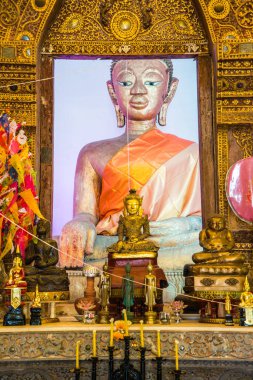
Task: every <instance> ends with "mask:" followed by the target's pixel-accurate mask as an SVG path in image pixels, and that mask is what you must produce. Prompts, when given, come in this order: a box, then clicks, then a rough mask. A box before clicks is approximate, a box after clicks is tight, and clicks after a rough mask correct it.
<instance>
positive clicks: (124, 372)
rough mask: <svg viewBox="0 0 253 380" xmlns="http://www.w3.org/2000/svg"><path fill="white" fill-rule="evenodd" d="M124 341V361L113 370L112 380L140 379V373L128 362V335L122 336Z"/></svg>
mask: <svg viewBox="0 0 253 380" xmlns="http://www.w3.org/2000/svg"><path fill="white" fill-rule="evenodd" d="M124 341H125V358H124V362H123V363H122V364H121V365H120V368H119V369H116V371H114V372H113V377H112V379H113V380H130V379H134V380H141V374H140V372H139V371H137V370H136V369H135V368H134V366H133V365H132V364H130V359H129V346H130V336H129V335H127V336H124Z"/></svg>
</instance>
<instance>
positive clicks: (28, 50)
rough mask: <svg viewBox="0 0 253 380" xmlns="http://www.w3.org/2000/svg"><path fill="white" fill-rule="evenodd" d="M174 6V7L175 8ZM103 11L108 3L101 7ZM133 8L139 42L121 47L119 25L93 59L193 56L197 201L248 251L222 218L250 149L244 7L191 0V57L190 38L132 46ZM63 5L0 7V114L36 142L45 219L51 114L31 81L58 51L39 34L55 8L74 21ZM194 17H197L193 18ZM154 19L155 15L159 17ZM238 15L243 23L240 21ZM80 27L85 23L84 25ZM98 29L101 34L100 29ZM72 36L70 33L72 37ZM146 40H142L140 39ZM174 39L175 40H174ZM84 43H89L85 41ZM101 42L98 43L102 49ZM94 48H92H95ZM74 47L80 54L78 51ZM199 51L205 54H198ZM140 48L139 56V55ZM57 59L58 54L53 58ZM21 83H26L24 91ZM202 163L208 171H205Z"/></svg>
mask: <svg viewBox="0 0 253 380" xmlns="http://www.w3.org/2000/svg"><path fill="white" fill-rule="evenodd" d="M112 2H113V1H112ZM178 2H179V3H180V9H181V15H182V16H184V15H185V14H187V11H186V8H185V6H182V5H185V2H184V1H183V0H179V1H178ZM178 2H174V3H175V7H176V4H178ZM74 3H75V4H77V5H78V6H77V13H80V12H81V13H83V9H86V8H89V7H90V9H92V10H93V9H97V8H96V7H99V5H100V4H101V3H103V0H97V1H94V0H79V1H75V2H74ZM107 3H111V2H110V1H109V0H108V1H107ZM116 3H117V1H116ZM121 3H124V4H126V5H127V4H129V3H131V1H130V0H124V1H121ZM135 3H136V4H137V3H138V4H140V7H139V9H138V10H137V15H138V17H139V20H140V24H141V25H140V26H139V29H138V25H137V24H138V21H137V24H136V23H134V20H133V21H132V22H133V24H134V25H137V29H138V33H139V34H138V33H137V34H136V35H135V36H134V38H133V39H129V40H127V41H126V43H125V41H124V40H121V39H120V38H119V37H120V36H119V33H120V31H119V28H118V29H117V25H118V26H119V25H120V24H119V23H118V24H117V23H115V26H114V29H113V32H112V30H111V32H110V33H109V34H110V36H112V37H113V39H112V40H111V42H112V43H111V50H110V51H109V52H108V51H106V48H105V47H104V50H103V52H101V51H100V52H101V54H104V55H135V54H138V53H139V54H140V53H141V52H143V54H144V55H157V54H158V55H159V54H160V55H171V56H173V55H175V56H178V55H181V56H182V55H184V54H188V55H189V54H190V55H191V56H198V62H199V79H200V82H201V81H202V82H204V81H205V78H206V80H207V82H206V83H208V80H209V83H210V80H212V81H213V83H210V84H209V86H207V87H206V88H205V87H203V86H201V83H200V86H199V100H200V106H199V113H200V124H201V134H202V135H201V145H202V146H201V149H202V156H203V169H202V179H203V193H204V194H205V198H204V199H205V200H204V215H205V216H207V215H208V213H210V214H211V213H213V212H214V211H216V210H217V211H219V212H220V213H222V214H223V215H224V216H225V217H226V219H227V220H228V222H229V226H230V227H231V228H232V229H233V230H234V231H235V232H236V231H238V234H237V240H238V242H242V244H244V245H243V246H244V248H245V247H248V248H249V247H250V243H249V242H250V241H251V242H252V238H251V237H250V236H252V234H250V231H249V228H248V226H247V225H246V224H245V223H243V222H241V221H238V220H237V219H236V218H235V216H234V215H233V213H232V212H231V211H230V210H229V207H228V203H227V201H226V197H225V191H224V183H225V175H226V171H227V169H228V167H229V166H230V165H231V164H232V163H234V162H235V161H236V160H238V159H240V158H243V157H244V156H245V155H246V156H247V155H250V154H252V152H251V151H250V148H249V147H251V146H252V139H253V138H252V135H253V134H252V126H253V122H252V120H253V79H252V78H253V43H252V40H253V20H252V18H250V14H249V13H247V12H248V11H247V9H248V8H249V7H248V6H251V0H245V1H243V2H238V3H236V4H234V3H233V4H231V2H230V1H229V0H192V5H193V7H194V9H195V12H194V13H193V16H192V18H190V21H192V19H194V17H197V19H198V20H200V21H199V22H200V24H201V28H200V30H202V31H203V33H204V36H203V39H202V42H203V45H201V49H203V50H201V49H200V50H201V51H194V50H195V49H196V46H195V45H194V44H196V39H194V38H193V35H188V37H189V36H190V37H189V38H188V40H187V38H186V37H187V36H186V37H185V38H182V40H183V42H182V41H181V42H182V43H181V44H180V42H179V44H176V43H175V40H174V37H175V33H174V36H173V38H171V39H170V38H167V40H166V41H165V40H164V41H161V38H160V39H159V38H158V39H157V38H156V39H155V41H156V46H154V45H153V47H152V46H151V45H152V44H149V43H145V41H143V40H141V39H140V34H141V33H140V31H141V30H142V29H143V28H144V26H145V25H144V21H145V20H144V21H143V19H142V17H143V14H142V12H141V7H145V5H143V4H144V3H142V1H138V2H137V1H135ZM151 3H152V4H154V7H158V8H159V6H160V5H161V3H163V4H167V3H166V1H163V2H160V1H159V0H157V1H155V0H153V1H151ZM174 3H173V6H174ZM188 3H189V2H188ZM69 4H70V3H69V0H65V1H64V2H63V1H61V0H40V1H36V0H31V1H29V2H28V1H27V0H20V1H19V2H15V1H14V0H2V1H1V6H0V26H1V28H0V41H1V42H0V63H1V67H0V78H1V83H2V86H4V87H3V88H2V91H1V94H0V106H1V108H2V109H5V108H10V109H11V112H12V116H13V117H16V119H17V120H26V121H27V124H28V129H29V133H31V135H32V136H33V137H34V136H35V135H36V137H37V139H40V142H39V143H38V144H37V149H36V158H37V161H40V163H41V165H39V164H38V165H37V167H38V168H41V173H40V182H41V183H42V184H43V188H44V190H43V192H42V193H41V204H42V208H43V210H44V212H45V214H46V216H48V217H50V215H51V207H50V202H49V204H48V199H51V188H52V179H51V172H52V162H51V157H50V155H51V153H52V112H51V114H50V107H51V108H52V101H53V99H52V92H51V89H50V88H49V87H48V86H47V84H46V83H45V82H41V84H40V85H38V86H37V87H36V86H35V85H34V83H33V81H34V80H35V78H37V79H39V78H42V79H43V77H44V78H45V76H44V74H46V72H45V71H46V67H48V69H49V72H50V60H51V58H52V57H53V56H54V55H55V53H57V49H58V47H59V46H60V45H61V44H60V43H58V44H57V43H56V45H57V46H58V47H57V49H56V50H54V48H55V47H54V43H55V42H54V43H53V44H51V45H52V46H50V36H49V34H50V33H49V34H47V32H48V30H49V31H52V26H53V25H54V24H53V20H56V19H57V17H58V16H57V15H59V14H60V12H61V7H65V8H64V9H65V11H64V12H65V15H66V17H67V15H70V13H72V14H73V13H74V9H73V8H71V6H69ZM136 4H135V7H136ZM85 6H86V8H85ZM118 10H119V9H118ZM75 11H76V9H75ZM130 11H131V12H133V13H136V9H135V8H134V7H130ZM172 11H173V12H174V13H173V12H172V14H173V15H175V9H172ZM196 11H197V12H198V16H196V15H197V13H196ZM68 12H69V13H68ZM111 12H112V13H113V14H112V16H113V15H114V14H116V13H117V9H112V10H111ZM158 13H159V12H158ZM159 14H161V15H162V12H160V13H159ZM187 15H188V14H187ZM242 15H244V16H243V17H242ZM74 16H75V15H74ZM133 18H134V16H133ZM77 19H78V18H77ZM188 20H189V17H188V19H187V20H185V19H184V18H183V17H181V18H180V17H179V19H177V21H178V25H177V27H178V28H179V31H177V33H180V28H183V29H185V28H186V29H187V27H188V30H189V31H190V32H193V30H192V28H191V25H189V22H188ZM65 21H66V18H65ZM77 21H78V20H73V19H72V26H75V25H76V27H77V29H78V28H79V31H80V29H81V28H80V26H81V25H82V26H83V25H84V24H81V23H80V24H79V26H78V25H77V24H78V22H77ZM81 21H82V22H85V20H84V19H83V20H81ZM153 21H154V16H153ZM69 22H71V19H70V20H69ZM146 23H147V20H146ZM100 24H101V20H100V18H99V15H97V18H96V22H95V23H94V25H96V27H98V28H100V26H99V25H100ZM50 25H51V26H50ZM69 25H71V23H70V24H69ZM65 26H66V24H65ZM146 26H147V24H146ZM49 27H50V29H49ZM60 27H64V23H62V24H59V28H60ZM106 28H107V30H108V26H106ZM141 28H142V29H141ZM133 30H134V29H133ZM148 30H149V29H148V28H147V31H148ZM76 32H77V33H78V30H76ZM135 32H136V27H135ZM152 32H153V31H152ZM160 32H161V33H162V32H163V28H162V27H160V29H159V33H160ZM181 32H182V30H181ZM146 34H147V35H148V32H147V33H146ZM68 35H70V34H68ZM115 35H116V36H115ZM133 35H134V33H133ZM181 35H183V34H182V33H181ZM55 36H56V34H55ZM58 37H59V34H58ZM88 37H89V36H88ZM116 37H117V38H116ZM154 38H155V34H154V33H152V35H150V40H152V39H153V40H154ZM74 40H75V38H74ZM87 40H88V41H89V38H87ZM104 40H105V39H102V42H103V41H104ZM72 41H73V39H72ZM136 41H138V43H139V44H140V46H141V49H139V50H138V52H136V50H134V49H132V50H131V49H130V50H129V48H128V45H129V44H131V46H136V45H135V42H136ZM65 42H66V40H65ZM69 42H71V38H69ZM98 42H99V43H100V41H98ZM197 42H198V43H199V42H201V41H197ZM187 43H188V46H187V45H186V44H187ZM62 45H63V44H62ZM69 45H70V43H69ZM95 45H96V44H94V46H95ZM105 45H106V44H105ZM114 45H115V46H114ZM74 46H75V49H73V51H72V52H71V54H73V53H75V54H81V55H89V54H92V50H90V51H85V50H84V51H78V46H77V43H76V44H74ZM180 46H181V47H180ZM80 47H81V48H82V45H81V46H80ZM205 47H206V50H204V48H205ZM52 48H53V51H52ZM144 48H145V49H146V50H145V51H143V49H144ZM43 49H44V51H43ZM90 49H91V45H90ZM112 49H113V50H114V51H115V52H113V50H112ZM115 49H116V50H115ZM135 49H136V47H135ZM152 49H153V50H152ZM187 49H190V51H188V50H187ZM68 51H69V50H68V49H67V50H66V51H65V52H64V54H67V53H68ZM41 52H43V55H42V56H43V57H44V59H45V61H44V62H45V63H46V62H49V63H48V65H45V64H44V65H41V64H40V63H41V56H40V53H41ZM59 53H62V52H60V50H59ZM109 53H110V54H109ZM200 53H202V54H200ZM210 55H211V57H210ZM212 67H213V72H212ZM29 81H31V82H32V83H31V84H27V82H29ZM13 83H15V84H17V86H16V88H14V87H13V88H11V85H12V84H13ZM23 83H24V84H23ZM208 89H209V90H208ZM211 89H212V91H211ZM212 121H213V122H212ZM35 126H36V127H35ZM40 134H41V136H40ZM39 137H40V138H39ZM33 141H34V138H33ZM214 158H215V160H214ZM209 162H211V163H212V164H211V166H210V165H209ZM215 173H216V175H215ZM245 244H246V246H245Z"/></svg>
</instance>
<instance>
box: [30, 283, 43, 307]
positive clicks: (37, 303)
mask: <svg viewBox="0 0 253 380" xmlns="http://www.w3.org/2000/svg"><path fill="white" fill-rule="evenodd" d="M32 307H41V300H40V293H39V285H38V284H37V285H36V289H35V294H34V300H33V303H32Z"/></svg>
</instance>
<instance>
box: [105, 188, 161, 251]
mask: <svg viewBox="0 0 253 380" xmlns="http://www.w3.org/2000/svg"><path fill="white" fill-rule="evenodd" d="M141 203H142V198H141V197H140V196H139V195H138V194H136V191H135V190H133V189H132V190H130V192H129V194H128V195H127V196H126V197H125V199H124V215H120V218H119V226H118V231H117V235H118V239H119V240H118V242H117V243H115V244H113V245H112V246H110V247H108V249H107V251H108V252H126V253H131V252H139V253H140V252H141V251H152V252H157V251H158V247H157V246H156V245H155V244H154V243H153V242H151V241H147V240H145V239H146V238H147V237H148V236H149V235H150V232H149V221H148V218H147V215H142V212H143V210H142V208H141Z"/></svg>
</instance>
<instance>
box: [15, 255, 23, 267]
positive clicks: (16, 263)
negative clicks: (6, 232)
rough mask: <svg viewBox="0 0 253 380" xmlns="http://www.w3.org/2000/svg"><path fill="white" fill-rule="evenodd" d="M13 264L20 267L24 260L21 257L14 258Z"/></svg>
mask: <svg viewBox="0 0 253 380" xmlns="http://www.w3.org/2000/svg"><path fill="white" fill-rule="evenodd" d="M13 264H14V266H15V267H16V268H18V267H20V266H21V264H22V260H21V259H20V257H15V259H14V260H13Z"/></svg>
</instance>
